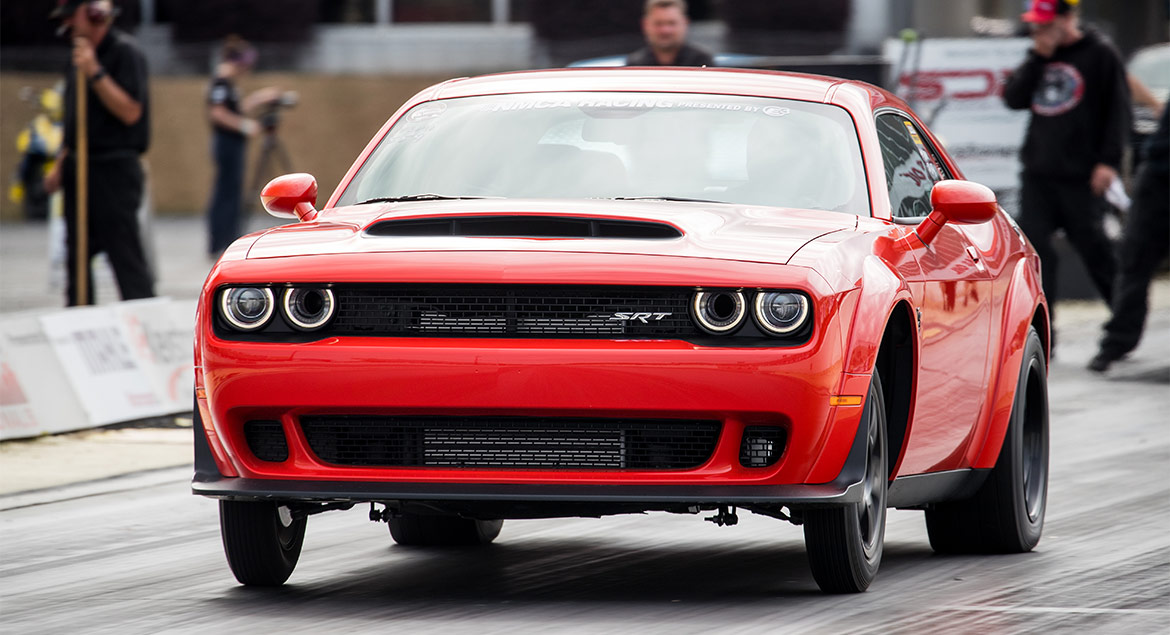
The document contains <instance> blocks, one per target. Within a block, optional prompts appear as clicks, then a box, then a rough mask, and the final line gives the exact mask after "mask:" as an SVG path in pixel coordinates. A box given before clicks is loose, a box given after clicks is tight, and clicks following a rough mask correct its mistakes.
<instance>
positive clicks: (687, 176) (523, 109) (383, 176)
mask: <svg viewBox="0 0 1170 635" xmlns="http://www.w3.org/2000/svg"><path fill="white" fill-rule="evenodd" d="M419 194H431V195H440V196H444V197H447V196H450V197H458V196H488V197H504V198H638V197H647V198H672V199H694V200H704V201H718V202H726V203H736V204H747V205H774V206H781V207H797V208H805V209H816V210H830V211H839V212H847V213H852V214H859V215H864V216H869V198H868V195H867V192H866V189H865V178H864V172H863V169H862V164H861V152H860V149H859V146H858V142H857V132H856V129H855V128H854V126H853V122H852V120H851V119H850V117H849V115H848V114H847V113H846V112H845V111H844V110H842V109H840V108H838V107H835V106H829V105H826V104H817V103H807V102H799V101H788V100H780V99H767V98H759V97H739V96H724V95H699V94H677V93H538V94H521V95H492V96H484V97H465V98H459V99H444V100H438V101H430V102H425V103H421V104H418V105H417V106H415V107H414V108H411V109H410V110H409V111H408V112H406V113H405V114H404V115H403V116H402V117H401V118H400V119H399V120H398V121H397V122H396V123H395V124H394V126H393V127H392V128H391V129H390V130H389V131H388V132H387V133H386V136H385V137H384V138H383V139H382V141H381V142H379V144H378V146H377V147H376V148H375V149H374V152H373V153H371V155H370V157H369V159H368V160H367V161H366V162H365V164H364V165H363V166H362V167H361V169H360V170H359V171H358V173H357V174H356V175H355V176H354V178H353V181H351V182H350V184H349V185H348V187H346V189H345V192H343V193H342V195H341V197H340V199H339V200H338V205H352V204H357V203H361V202H365V201H370V200H375V199H384V198H397V197H410V196H416V195H419ZM431 198H433V197H431Z"/></svg>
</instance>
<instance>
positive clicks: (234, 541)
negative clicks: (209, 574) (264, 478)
mask: <svg viewBox="0 0 1170 635" xmlns="http://www.w3.org/2000/svg"><path fill="white" fill-rule="evenodd" d="M305 525H306V519H305V518H303V517H302V518H299V519H296V518H293V515H292V511H291V510H290V509H289V508H288V507H286V506H284V505H278V504H277V503H273V502H251V501H220V502H219V528H220V535H221V536H222V537H223V550H224V553H225V554H226V555H227V560H228V566H230V567H231V569H232V573H233V574H234V575H235V576H236V580H239V581H240V584H246V585H248V586H279V585H281V584H284V581H285V580H288V577H289V576H290V575H292V572H293V569H294V568H295V567H296V566H297V560H298V559H300V557H301V546H302V545H304V543H305Z"/></svg>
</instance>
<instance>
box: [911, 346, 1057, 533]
mask: <svg viewBox="0 0 1170 635" xmlns="http://www.w3.org/2000/svg"><path fill="white" fill-rule="evenodd" d="M1047 500H1048V367H1047V364H1046V362H1045V357H1044V346H1043V344H1041V343H1040V336H1039V335H1038V334H1037V333H1036V329H1035V328H1029V331H1028V338H1027V340H1026V342H1025V344H1024V359H1023V362H1022V364H1021V366H1020V377H1019V379H1018V381H1017V384H1016V395H1015V400H1014V401H1013V402H1012V412H1011V418H1010V420H1009V421H1008V428H1007V433H1006V435H1005V436H1004V440H1003V447H1002V448H1001V449H1000V451H999V458H998V459H996V461H995V467H994V468H992V470H991V474H988V475H987V480H986V481H984V482H983V485H982V486H981V487H980V488H979V491H978V492H976V493H975V496H973V497H971V498H969V499H966V500H960V501H953V502H948V503H940V504H938V505H935V506H933V507H932V508H930V509H928V510H926V531H927V534H928V535H929V536H930V546H931V548H933V549H934V550H935V551H936V552H938V553H1023V552H1026V551H1031V550H1032V548H1033V547H1035V546H1036V544H1037V543H1038V542H1040V533H1041V532H1042V531H1043V529H1044V511H1045V508H1046V507H1047Z"/></svg>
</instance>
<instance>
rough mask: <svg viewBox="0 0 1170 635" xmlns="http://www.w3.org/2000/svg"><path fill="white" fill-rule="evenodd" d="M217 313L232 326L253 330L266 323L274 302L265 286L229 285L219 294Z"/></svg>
mask: <svg viewBox="0 0 1170 635" xmlns="http://www.w3.org/2000/svg"><path fill="white" fill-rule="evenodd" d="M219 298H220V300H219V313H220V315H222V316H223V319H225V320H227V321H228V323H229V324H231V325H232V327H234V328H236V329H237V330H240V331H254V330H256V329H258V328H260V327H262V326H264V325H265V324H267V323H268V319H269V318H271V317H272V310H273V309H274V308H275V307H276V302H275V301H274V300H273V298H272V290H271V289H268V288H267V287H230V288H227V289H224V290H223V292H222V293H221V294H220V296H219Z"/></svg>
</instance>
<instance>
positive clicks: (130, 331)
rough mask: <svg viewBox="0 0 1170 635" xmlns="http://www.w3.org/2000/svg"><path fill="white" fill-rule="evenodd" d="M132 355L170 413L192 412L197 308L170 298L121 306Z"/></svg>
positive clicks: (119, 309) (120, 309)
mask: <svg viewBox="0 0 1170 635" xmlns="http://www.w3.org/2000/svg"><path fill="white" fill-rule="evenodd" d="M117 311H118V317H119V319H120V320H121V322H122V325H123V326H124V327H125V331H126V334H127V336H128V337H129V340H128V341H129V342H130V352H131V354H132V355H133V356H134V358H135V360H136V361H137V363H138V366H139V368H141V369H142V371H143V373H144V374H145V375H146V377H147V378H149V380H150V382H151V383H152V385H153V387H154V393H155V395H157V396H158V398H159V402H160V404H161V407H162V408H164V409H165V411H166V412H180V411H186V410H190V409H191V403H192V402H191V399H192V397H191V395H192V390H193V386H194V383H195V373H194V369H193V367H192V365H191V364H192V362H191V358H192V334H193V333H194V331H193V328H194V323H195V314H194V307H193V306H190V307H189V306H187V304H186V303H181V304H180V303H176V302H171V301H170V300H167V299H161V298H155V299H150V300H134V301H130V302H122V303H119V304H118V305H117Z"/></svg>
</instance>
